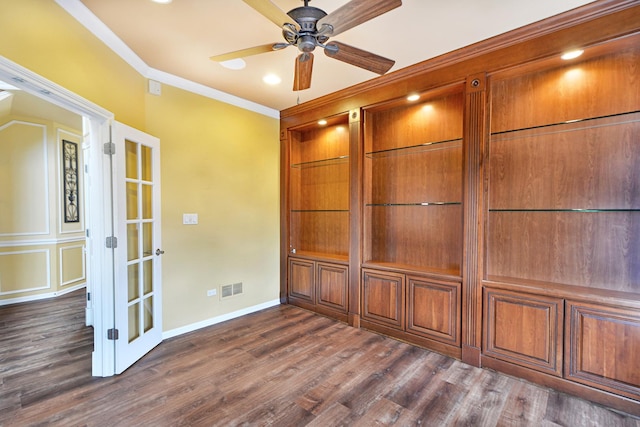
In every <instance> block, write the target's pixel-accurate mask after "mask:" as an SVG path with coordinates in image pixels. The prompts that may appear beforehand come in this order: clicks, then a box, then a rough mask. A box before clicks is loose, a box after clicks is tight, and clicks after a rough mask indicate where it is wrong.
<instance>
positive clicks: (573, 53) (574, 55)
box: [560, 49, 584, 61]
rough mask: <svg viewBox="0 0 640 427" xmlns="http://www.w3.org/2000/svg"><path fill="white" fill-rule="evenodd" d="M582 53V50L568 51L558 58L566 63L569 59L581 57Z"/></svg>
mask: <svg viewBox="0 0 640 427" xmlns="http://www.w3.org/2000/svg"><path fill="white" fill-rule="evenodd" d="M583 53H584V50H582V49H575V50H570V51H568V52H565V53H563V54H562V56H561V57H560V58H562V59H564V60H565V61H568V60H569V59H575V58H577V57H578V56H580V55H582V54H583Z"/></svg>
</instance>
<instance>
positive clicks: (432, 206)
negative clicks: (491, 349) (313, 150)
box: [362, 84, 464, 357]
mask: <svg viewBox="0 0 640 427" xmlns="http://www.w3.org/2000/svg"><path fill="white" fill-rule="evenodd" d="M463 89H464V88H463V85H462V84H460V85H454V86H452V87H449V88H446V89H445V90H438V91H433V92H428V93H423V94H421V97H420V99H419V100H418V101H415V102H408V101H407V100H406V99H404V98H402V99H400V100H394V101H391V102H388V103H382V104H380V105H376V106H373V107H370V108H366V109H365V111H364V178H363V187H364V200H363V211H364V215H363V218H364V223H363V225H364V229H363V235H362V242H363V249H364V250H363V267H366V270H363V280H362V294H363V310H362V325H363V326H365V327H367V328H369V329H373V330H378V331H381V332H387V333H391V334H392V335H394V336H396V337H399V338H402V339H405V340H407V341H411V342H415V343H418V344H420V345H423V346H425V347H428V348H432V349H435V350H438V351H441V352H444V353H446V354H449V355H453V356H456V357H460V339H459V337H460V329H459V325H460V323H461V311H460V292H459V285H460V281H461V264H462V228H463V216H462V213H463V211H462V204H463V203H462V178H463V174H462V127H463V113H464V93H463ZM376 269H377V270H376ZM416 274H418V275H419V274H428V275H429V277H430V278H431V280H432V281H431V282H430V281H429V279H424V280H423V279H420V278H416V277H413V276H412V275H416ZM381 277H388V279H387V280H386V281H385V280H383V279H380V278H381ZM374 278H375V280H374ZM434 279H435V280H436V282H433V280H434ZM437 280H439V281H440V282H441V283H440V284H438V282H437ZM386 288H388V289H386ZM382 290H384V291H382ZM389 292H390V293H389ZM391 294H392V295H394V297H393V298H388V295H391ZM376 309H383V311H384V312H387V311H388V312H389V315H390V316H391V317H389V318H387V317H385V315H384V314H383V315H381V314H380V313H377V312H376ZM389 322H391V324H390V323H389ZM389 326H392V327H394V328H395V329H396V330H393V331H388V330H387V329H386V328H387V327H389Z"/></svg>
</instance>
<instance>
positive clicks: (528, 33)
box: [280, 0, 640, 120]
mask: <svg viewBox="0 0 640 427" xmlns="http://www.w3.org/2000/svg"><path fill="white" fill-rule="evenodd" d="M634 8H635V9H636V11H635V12H633V13H631V15H634V16H635V18H634V16H629V21H630V22H629V25H622V24H623V23H622V21H620V20H618V19H615V18H613V19H612V20H613V21H616V22H617V24H618V25H613V24H612V23H611V24H612V25H611V28H610V29H608V30H607V31H605V32H602V33H601V34H594V35H591V34H589V36H588V37H589V42H590V43H595V42H597V41H599V40H603V39H608V38H611V37H613V36H621V35H624V34H625V33H627V32H628V31H630V29H631V28H635V27H637V25H632V24H631V22H632V21H633V20H634V19H635V20H636V22H637V15H640V7H638V2H637V0H602V1H597V2H593V3H589V4H586V5H584V6H581V7H578V8H576V9H572V10H569V11H567V12H564V13H561V14H558V15H555V16H552V17H549V18H547V19H544V20H541V21H538V22H534V23H532V24H529V25H526V26H524V27H521V28H518V29H515V30H512V31H509V32H507V33H504V34H500V35H497V36H495V37H492V38H489V39H487V40H483V41H480V42H478V43H474V44H472V45H469V46H466V47H463V48H460V49H457V50H454V51H452V52H449V53H446V54H443V55H440V56H437V57H435V58H431V59H428V60H426V61H423V62H420V63H418V64H415V65H412V66H409V67H406V68H403V69H400V70H398V71H395V72H392V73H389V74H386V75H384V76H380V77H377V78H374V79H371V80H368V81H366V82H363V83H360V84H358V85H354V86H351V87H349V88H347V89H344V90H341V91H339V92H334V93H332V94H329V95H325V96H323V97H320V98H316V99H314V100H311V101H308V102H305V103H303V104H300V105H296V106H293V107H291V108H288V109H285V110H282V111H281V112H280V118H281V120H282V119H286V118H288V117H293V116H296V115H298V114H301V113H304V112H307V111H310V110H316V109H318V108H320V107H324V106H327V105H328V104H333V103H337V102H338V101H342V103H341V108H344V107H345V105H344V104H345V102H346V103H347V104H349V101H350V99H351V98H353V97H355V96H357V95H359V94H362V93H363V92H366V91H372V90H375V89H376V88H379V87H386V86H389V85H392V84H393V83H394V82H399V81H401V80H407V79H409V78H412V77H414V76H416V75H418V74H424V73H427V72H432V71H434V70H437V69H441V68H445V67H449V66H452V65H455V64H458V63H461V62H464V61H469V60H472V59H475V58H478V57H480V56H483V55H487V54H489V53H494V52H497V51H500V50H503V49H508V48H511V47H513V46H516V45H519V44H521V43H525V42H529V41H532V40H535V39H537V38H541V37H544V36H548V35H550V34H554V33H557V32H559V31H562V30H566V29H569V28H572V27H575V26H578V25H581V24H588V23H590V22H593V21H595V20H598V19H600V18H606V17H609V16H611V15H614V14H616V13H618V12H624V11H626V10H628V9H634ZM585 33H587V34H588V33H591V31H585ZM585 37H586V36H585ZM553 49H556V48H555V47H554V46H550V45H545V46H544V47H543V48H541V50H540V52H538V53H535V52H524V53H523V54H524V55H526V56H527V60H532V59H535V57H540V56H541V55H545V54H550V51H551V50H553ZM557 53H559V52H557ZM531 55H535V56H531ZM510 60H511V61H514V60H515V61H518V60H517V59H510ZM510 65H511V66H512V65H517V62H515V63H512V64H510ZM454 80H455V79H454ZM437 85H438V86H441V85H442V83H441V82H439V83H438V84H437ZM353 105H354V106H355V105H358V103H357V102H356V103H353ZM347 108H353V106H352V107H349V106H348V105H347Z"/></svg>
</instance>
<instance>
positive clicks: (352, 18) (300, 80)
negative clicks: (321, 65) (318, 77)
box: [211, 0, 402, 91]
mask: <svg viewBox="0 0 640 427" xmlns="http://www.w3.org/2000/svg"><path fill="white" fill-rule="evenodd" d="M243 1H244V2H245V3H246V4H248V5H249V6H251V7H252V8H253V9H255V10H256V11H257V12H259V13H260V14H262V15H263V16H264V17H266V18H267V19H269V20H270V21H271V22H273V23H274V24H276V25H277V26H278V27H280V28H282V35H283V36H284V39H285V41H286V42H279V43H270V44H265V45H261V46H256V47H251V48H248V49H242V50H238V51H235V52H230V53H226V54H223V55H216V56H212V57H211V59H212V60H213V61H216V62H224V61H230V60H232V59H237V58H243V57H246V56H251V55H257V54H259V53H265V52H271V51H274V50H280V49H284V48H286V47H288V46H296V47H297V48H298V50H299V51H300V52H301V53H300V55H298V57H297V58H296V63H295V75H294V81H293V90H294V91H298V90H304V89H308V88H309V87H311V71H312V68H313V53H312V52H313V50H314V49H315V48H316V47H321V48H323V49H324V53H325V54H326V55H327V56H328V57H330V58H333V59H337V60H338V61H342V62H346V63H348V64H351V65H355V66H356V67H360V68H364V69H365V70H369V71H372V72H374V73H377V74H384V73H386V72H387V71H389V69H390V68H391V67H393V64H395V61H393V60H391V59H387V58H384V57H382V56H379V55H376V54H373V53H371V52H367V51H365V50H362V49H358V48H356V47H353V46H349V45H346V44H344V43H340V42H336V41H331V42H329V41H328V40H329V37H333V36H336V35H338V34H340V33H342V32H344V31H347V30H348V29H350V28H353V27H355V26H356V25H360V24H362V23H363V22H366V21H368V20H370V19H373V18H375V17H376V16H379V15H382V14H383V13H386V12H388V11H390V10H392V9H395V8H396V7H398V6H401V5H402V0H351V1H350V2H349V3H347V4H345V5H343V6H341V7H339V8H338V9H336V10H335V11H333V12H331V13H330V14H327V13H325V12H324V11H323V10H321V9H318V8H316V7H312V6H309V1H310V0H303V1H304V6H301V7H297V8H294V9H292V10H290V11H289V12H287V13H285V12H284V11H282V10H281V9H280V8H279V7H278V6H276V5H275V4H273V3H272V2H271V1H270V0H243Z"/></svg>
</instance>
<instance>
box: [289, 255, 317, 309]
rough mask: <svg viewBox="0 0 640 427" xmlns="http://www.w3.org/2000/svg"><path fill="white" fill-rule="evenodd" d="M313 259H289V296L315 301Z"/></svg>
mask: <svg viewBox="0 0 640 427" xmlns="http://www.w3.org/2000/svg"><path fill="white" fill-rule="evenodd" d="M314 270H315V263H314V262H313V261H304V260H299V259H289V296H290V297H293V298H299V299H302V300H306V301H308V302H311V303H313V302H315V292H314V288H315V286H314Z"/></svg>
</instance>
